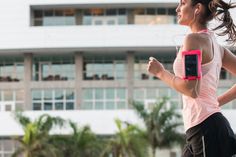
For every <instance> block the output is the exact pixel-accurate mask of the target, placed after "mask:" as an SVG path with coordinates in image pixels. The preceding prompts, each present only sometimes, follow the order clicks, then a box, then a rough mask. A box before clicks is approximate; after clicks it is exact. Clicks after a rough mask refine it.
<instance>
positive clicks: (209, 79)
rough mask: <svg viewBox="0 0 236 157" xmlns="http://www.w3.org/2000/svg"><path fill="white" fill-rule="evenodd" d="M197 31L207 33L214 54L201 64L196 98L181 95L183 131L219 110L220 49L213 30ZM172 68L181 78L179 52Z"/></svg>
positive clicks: (181, 61)
mask: <svg viewBox="0 0 236 157" xmlns="http://www.w3.org/2000/svg"><path fill="white" fill-rule="evenodd" d="M198 33H206V34H207V35H209V37H210V39H211V41H212V50H213V53H214V56H213V59H212V60H211V61H210V62H208V63H206V64H202V65H201V68H202V77H201V80H199V81H200V93H199V96H198V97H197V98H191V97H188V96H186V95H182V101H183V110H182V112H183V121H184V128H185V131H187V130H188V129H189V128H191V127H194V126H196V125H198V124H200V123H201V122H203V121H204V120H205V119H206V118H208V117H209V116H211V115H212V114H214V113H216V112H220V107H219V104H218V101H217V87H218V82H219V75H220V70H221V66H222V54H223V53H222V49H221V48H220V46H219V45H218V44H217V41H216V39H215V37H214V34H213V32H209V31H201V32H198ZM173 70H174V73H175V75H176V76H178V77H181V78H183V60H182V54H181V52H179V53H178V54H177V57H176V59H175V61H174V64H173Z"/></svg>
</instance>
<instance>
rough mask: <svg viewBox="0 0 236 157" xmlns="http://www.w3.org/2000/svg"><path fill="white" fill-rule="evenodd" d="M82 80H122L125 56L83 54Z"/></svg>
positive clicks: (123, 77) (124, 72)
mask: <svg viewBox="0 0 236 157" xmlns="http://www.w3.org/2000/svg"><path fill="white" fill-rule="evenodd" d="M83 69H84V80H124V79H125V74H126V71H127V70H126V60H125V56H108V55H106V56H101V55H93V56H85V57H84V67H83Z"/></svg>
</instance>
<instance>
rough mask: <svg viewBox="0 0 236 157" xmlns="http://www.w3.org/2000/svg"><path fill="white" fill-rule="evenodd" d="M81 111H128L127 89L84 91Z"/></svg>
mask: <svg viewBox="0 0 236 157" xmlns="http://www.w3.org/2000/svg"><path fill="white" fill-rule="evenodd" d="M82 99H83V103H82V106H81V109H85V110H114V109H127V108H128V106H127V104H128V102H127V100H126V99H127V92H126V89H125V88H87V89H84V90H83V98H82Z"/></svg>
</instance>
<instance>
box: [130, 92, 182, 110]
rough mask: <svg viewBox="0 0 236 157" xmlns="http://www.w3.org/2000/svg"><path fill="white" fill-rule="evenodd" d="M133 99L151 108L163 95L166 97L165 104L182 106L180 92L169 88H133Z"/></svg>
mask: <svg viewBox="0 0 236 157" xmlns="http://www.w3.org/2000/svg"><path fill="white" fill-rule="evenodd" d="M133 94H134V95H133V99H134V100H135V101H136V102H138V103H141V104H144V105H145V108H152V105H153V104H155V102H158V101H159V100H160V99H161V98H163V97H168V98H169V100H168V102H167V105H169V106H170V105H172V106H173V105H174V106H175V107H176V108H178V109H181V108H182V102H181V99H180V94H179V93H177V92H176V91H175V90H173V89H170V88H167V87H166V88H164V87H163V88H135V89H134V93H133Z"/></svg>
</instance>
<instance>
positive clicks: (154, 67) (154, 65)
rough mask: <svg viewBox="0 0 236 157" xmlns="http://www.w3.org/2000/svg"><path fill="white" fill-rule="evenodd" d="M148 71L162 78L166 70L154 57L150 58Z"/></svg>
mask: <svg viewBox="0 0 236 157" xmlns="http://www.w3.org/2000/svg"><path fill="white" fill-rule="evenodd" d="M147 71H148V72H149V73H151V74H153V75H154V76H156V77H158V78H160V76H161V74H162V72H164V71H165V68H164V66H163V65H162V64H161V63H160V62H159V61H158V60H157V59H155V58H154V57H150V58H149V62H148V67H147Z"/></svg>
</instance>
